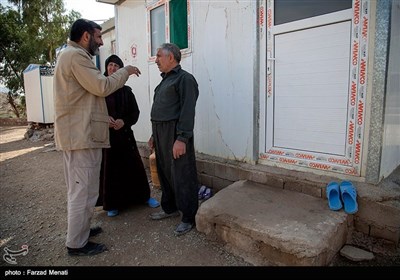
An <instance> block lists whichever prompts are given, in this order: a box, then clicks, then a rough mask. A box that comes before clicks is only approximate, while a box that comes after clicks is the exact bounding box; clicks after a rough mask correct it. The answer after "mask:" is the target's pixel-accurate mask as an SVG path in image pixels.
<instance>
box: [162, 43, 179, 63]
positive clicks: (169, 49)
mask: <svg viewBox="0 0 400 280" xmlns="http://www.w3.org/2000/svg"><path fill="white" fill-rule="evenodd" d="M159 49H161V50H163V52H164V53H166V54H170V53H172V54H173V56H174V58H175V60H176V61H177V62H178V63H180V62H181V57H182V55H181V50H180V49H179V47H178V46H177V45H175V44H173V43H164V44H162V45H161V46H160V47H159Z"/></svg>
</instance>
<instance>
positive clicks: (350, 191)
mask: <svg viewBox="0 0 400 280" xmlns="http://www.w3.org/2000/svg"><path fill="white" fill-rule="evenodd" d="M340 194H341V196H342V200H343V204H344V212H346V213H347V214H354V213H356V212H357V211H358V204H357V191H356V188H355V187H354V185H353V183H352V182H350V181H343V182H342V183H341V184H340Z"/></svg>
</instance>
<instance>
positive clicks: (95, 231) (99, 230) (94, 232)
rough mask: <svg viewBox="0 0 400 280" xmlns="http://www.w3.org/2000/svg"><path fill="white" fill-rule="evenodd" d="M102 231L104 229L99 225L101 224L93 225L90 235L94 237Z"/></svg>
mask: <svg viewBox="0 0 400 280" xmlns="http://www.w3.org/2000/svg"><path fill="white" fill-rule="evenodd" d="M102 232H103V229H102V228H101V227H99V226H96V227H92V228H91V229H90V233H89V237H94V236H96V235H99V234H100V233H102Z"/></svg>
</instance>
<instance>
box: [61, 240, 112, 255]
mask: <svg viewBox="0 0 400 280" xmlns="http://www.w3.org/2000/svg"><path fill="white" fill-rule="evenodd" d="M67 249H68V255H70V256H92V255H96V254H100V253H102V252H104V251H106V250H107V247H106V245H104V244H100V243H94V242H90V241H89V242H88V243H86V245H85V246H83V247H82V248H69V247H67Z"/></svg>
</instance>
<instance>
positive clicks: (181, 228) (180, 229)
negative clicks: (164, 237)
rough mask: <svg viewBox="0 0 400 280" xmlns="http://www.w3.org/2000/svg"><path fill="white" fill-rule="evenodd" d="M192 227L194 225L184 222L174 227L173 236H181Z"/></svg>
mask: <svg viewBox="0 0 400 280" xmlns="http://www.w3.org/2000/svg"><path fill="white" fill-rule="evenodd" d="M193 226H194V224H192V223H184V222H182V223H180V224H179V225H178V226H177V227H176V229H175V231H174V232H175V235H177V236H179V235H183V234H185V233H187V232H189V231H191V230H192V228H193Z"/></svg>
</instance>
